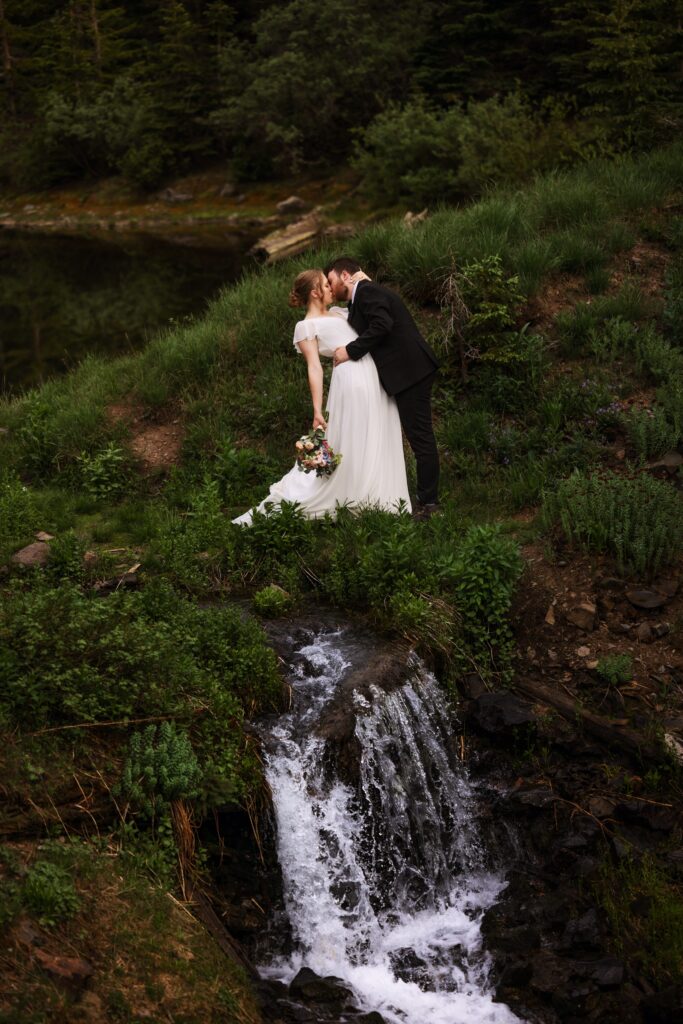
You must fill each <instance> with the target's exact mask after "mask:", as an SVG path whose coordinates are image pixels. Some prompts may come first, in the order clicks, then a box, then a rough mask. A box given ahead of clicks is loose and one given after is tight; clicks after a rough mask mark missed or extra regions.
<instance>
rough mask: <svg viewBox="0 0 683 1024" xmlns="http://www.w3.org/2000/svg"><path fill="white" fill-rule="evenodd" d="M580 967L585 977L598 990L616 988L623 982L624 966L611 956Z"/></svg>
mask: <svg viewBox="0 0 683 1024" xmlns="http://www.w3.org/2000/svg"><path fill="white" fill-rule="evenodd" d="M582 967H583V968H584V972H585V974H586V975H587V977H589V978H590V979H591V980H592V981H594V982H595V983H596V985H598V986H599V987H600V988H616V987H617V986H618V985H621V983H622V981H623V980H624V965H623V964H622V962H621V960H617V959H616V957H613V956H606V957H603V959H602V960H596V961H595V962H592V963H591V962H589V963H588V964H583V965H582Z"/></svg>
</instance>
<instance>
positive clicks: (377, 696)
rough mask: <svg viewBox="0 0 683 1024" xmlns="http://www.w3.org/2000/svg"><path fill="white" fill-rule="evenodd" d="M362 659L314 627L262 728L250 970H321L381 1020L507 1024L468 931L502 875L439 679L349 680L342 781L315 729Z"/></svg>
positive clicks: (347, 640)
mask: <svg viewBox="0 0 683 1024" xmlns="http://www.w3.org/2000/svg"><path fill="white" fill-rule="evenodd" d="M364 658H365V659H367V647H366V648H365V649H364V648H363V644H362V643H359V642H358V638H354V635H353V633H352V632H351V631H347V630H344V629H340V630H339V629H337V630H335V629H333V628H329V629H323V630H321V631H319V632H311V633H310V634H309V635H308V636H307V637H305V638H303V639H302V641H301V642H300V643H299V644H298V646H297V648H296V651H295V654H294V656H293V657H292V658H291V659H290V664H289V675H288V683H289V685H290V686H291V690H292V702H291V708H290V710H289V711H288V712H287V713H286V714H284V715H282V716H280V717H279V718H278V719H277V720H276V721H270V722H265V723H262V725H261V727H260V729H261V741H262V744H263V748H264V755H265V765H266V775H267V779H268V783H269V785H270V787H271V790H272V797H273V808H274V815H275V819H276V845H277V854H278V859H279V866H280V871H281V876H282V904H281V906H280V907H279V908H276V909H275V910H274V911H273V913H272V914H271V919H270V922H269V926H268V928H267V929H266V933H265V935H264V936H263V937H262V939H261V940H260V945H259V948H258V950H257V959H258V962H259V969H260V971H261V973H262V975H263V977H264V978H267V979H272V980H277V981H280V982H284V983H287V984H289V983H291V981H292V979H294V978H295V976H296V975H297V973H298V972H299V971H300V970H301V969H302V968H309V969H310V970H312V971H314V972H315V974H316V975H319V976H322V977H329V976H333V977H334V978H335V979H338V980H339V982H341V983H342V984H343V986H345V987H346V988H347V989H349V990H350V992H351V994H352V1001H353V1002H354V1003H355V1004H356V1006H357V1007H358V1008H360V1009H362V1010H363V1011H364V1012H366V1013H368V1012H371V1011H377V1012H378V1013H380V1014H381V1016H382V1018H383V1019H384V1021H386V1022H387V1024H484V1022H486V1024H512V1022H516V1021H519V1020H520V1018H519V1017H517V1016H515V1015H514V1014H513V1013H512V1011H511V1010H509V1009H508V1008H507V1007H506V1006H505V1005H504V1004H502V1003H497V1002H494V995H493V991H492V988H491V986H490V984H489V970H490V966H491V961H490V957H489V956H488V954H487V952H486V949H485V947H484V944H483V940H482V935H481V930H480V923H481V919H482V917H483V914H484V912H485V911H486V909H487V908H488V907H490V906H491V905H492V904H494V903H495V902H496V900H497V898H498V896H499V894H500V893H501V892H502V891H503V889H504V888H505V885H506V881H505V877H504V875H503V874H502V873H501V872H500V871H496V870H493V869H492V868H491V865H490V863H489V862H490V858H487V856H486V851H485V849H484V847H483V843H482V838H481V836H480V833H479V829H478V827H477V814H478V810H477V807H478V797H477V791H476V787H475V786H474V785H473V783H472V782H471V781H470V780H469V779H468V774H467V770H466V768H465V766H464V765H463V764H462V763H461V762H460V760H459V759H458V756H457V754H458V751H457V743H456V739H457V737H456V736H455V733H454V729H453V717H452V712H451V711H450V710H449V708H448V706H447V703H446V700H445V697H444V695H443V693H442V690H441V688H440V687H439V685H438V683H437V681H436V680H435V679H434V677H433V676H432V675H431V674H430V673H429V672H428V671H427V670H426V668H425V666H424V665H423V664H422V663H421V662H420V661H419V660H417V659H414V661H412V662H411V664H410V671H409V674H408V678H407V679H406V680H405V681H404V682H402V683H401V684H400V685H398V686H396V687H395V688H393V689H392V690H391V691H390V692H387V691H386V690H384V689H380V688H379V687H378V686H376V685H373V684H371V685H370V686H369V689H367V690H365V691H364V692H361V691H354V690H351V691H348V700H349V701H352V702H353V705H354V706H353V711H354V717H355V734H354V737H353V742H354V744H355V749H356V750H357V751H358V754H359V758H358V762H359V763H358V766H357V767H358V776H357V784H355V785H351V784H350V783H349V782H348V781H345V780H344V779H342V778H340V777H339V774H338V772H337V770H336V767H335V758H334V756H333V755H332V754H331V751H330V742H329V740H327V739H326V738H324V736H323V735H321V734H320V731H319V730H320V727H321V723H323V722H324V719H325V716H326V715H327V714H329V708H330V705H331V703H332V702H333V701H334V700H335V699H336V700H337V701H339V696H340V693H341V695H342V699H346V694H345V693H344V691H343V690H341V689H340V688H341V687H342V686H343V683H344V680H345V679H347V678H348V676H349V674H350V673H351V672H352V671H353V670H354V669H355V668H357V667H358V666H359V665H362V664H363V660H364ZM322 731H323V732H324V729H322ZM302 1019H304V1018H302ZM306 1019H313V1018H306ZM341 1019H345V1018H344V1017H343V1016H342V1017H341Z"/></svg>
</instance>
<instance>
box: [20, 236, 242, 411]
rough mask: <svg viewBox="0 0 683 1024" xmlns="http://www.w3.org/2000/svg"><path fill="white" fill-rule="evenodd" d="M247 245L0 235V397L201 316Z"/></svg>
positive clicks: (227, 239) (223, 240)
mask: <svg viewBox="0 0 683 1024" xmlns="http://www.w3.org/2000/svg"><path fill="white" fill-rule="evenodd" d="M252 241H253V239H246V238H244V237H238V236H234V237H232V236H229V235H227V236H222V237H220V238H213V237H208V238H203V239H202V238H199V239H195V238H189V237H186V238H184V239H183V240H176V241H173V242H171V241H167V240H165V239H160V238H157V237H152V236H144V235H141V236H135V237H125V238H119V237H117V238H116V239H115V240H112V241H108V240H107V241H105V240H100V239H95V238H90V237H87V238H86V237H79V238H74V237H67V236H60V235H35V234H20V233H9V232H8V233H0V392H3V391H4V392H5V393H7V392H11V393H16V392H17V391H20V390H22V389H24V388H27V387H32V386H33V385H36V384H39V383H40V382H41V381H43V380H45V379H46V378H48V377H52V376H55V375H56V374H59V373H63V372H64V371H65V370H66V369H68V368H69V367H71V366H74V365H75V364H76V363H78V362H79V361H80V360H81V359H82V358H83V356H85V355H86V354H87V353H89V352H92V353H97V354H110V355H116V354H119V353H124V352H129V351H132V350H134V349H137V348H139V347H140V346H141V345H142V344H143V343H144V342H145V340H146V339H148V338H149V337H150V336H152V335H154V333H155V331H156V330H157V329H158V328H160V327H163V326H165V325H167V324H168V322H169V321H170V320H178V319H180V318H182V317H186V316H188V315H192V314H197V313H201V312H202V310H203V309H204V308H205V306H206V304H207V301H208V299H210V298H211V297H212V296H213V295H215V294H216V293H217V292H218V291H219V289H220V288H221V286H222V285H224V284H226V283H229V282H231V281H234V280H235V279H236V278H237V277H238V276H239V274H240V272H241V269H242V266H243V265H244V261H245V257H246V251H247V249H248V248H249V246H250V245H251V242H252Z"/></svg>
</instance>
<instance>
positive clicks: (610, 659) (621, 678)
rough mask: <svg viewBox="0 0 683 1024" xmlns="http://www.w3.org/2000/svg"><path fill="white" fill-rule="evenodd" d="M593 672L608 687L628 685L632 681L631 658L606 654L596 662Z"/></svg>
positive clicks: (629, 656)
mask: <svg viewBox="0 0 683 1024" xmlns="http://www.w3.org/2000/svg"><path fill="white" fill-rule="evenodd" d="M595 671H596V672H597V673H598V675H599V676H600V677H601V678H602V679H604V680H605V682H607V683H609V684H610V686H618V685H619V684H620V683H628V682H629V681H630V680H631V679H633V658H632V657H631V655H630V654H606V655H605V656H604V658H600V660H599V661H598V664H597V666H596V668H595Z"/></svg>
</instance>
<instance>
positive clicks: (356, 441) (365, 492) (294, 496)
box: [233, 306, 411, 526]
mask: <svg viewBox="0 0 683 1024" xmlns="http://www.w3.org/2000/svg"><path fill="white" fill-rule="evenodd" d="M346 315H347V314H346V310H345V309H341V308H340V307H338V306H333V307H332V309H331V312H330V314H329V315H328V316H315V317H307V318H306V319H305V320H300V321H299V323H298V324H297V325H296V327H295V328H294V346H295V348H296V349H297V351H298V352H300V351H301V350H300V349H299V343H300V342H302V341H306V340H309V339H317V341H318V351H319V352H320V355H321V356H322V357H325V358H328V359H331V358H332V357H333V356H334V352H335V349H337V348H339V347H340V346H346V345H348V343H349V342H350V341H353V339H354V338H355V337H357V335H356V332H355V331H354V329H353V327H351V326H350V325H349V324H348V323H347V322H346ZM327 410H328V416H327V440H328V441H329V443H330V446H331V447H332V449H333V451H334V452H335V453H336V454H341V455H342V456H343V458H342V460H341V463H340V464H339V466H337V468H336V469H335V471H334V472H333V473H332V475H331V476H323V477H318V476H316V475H315V473H314V472H312V473H304V472H303V471H302V470H300V469H299V468H298V466H297V464H296V463H295V464H294V467H293V468H292V469H290V471H289V473H287V474H286V475H285V476H283V477H282V479H281V480H278V482H277V483H275V484H273V486H272V487H271V488H270V492H269V493H268V495H267V497H266V498H264V500H263V501H262V502H261V504H260V505H258V506H257V507H256V508H257V510H258V511H259V512H263V511H265V510H266V505H268V504H271V505H279V504H280V502H283V501H291V502H294V501H296V502H298V504H299V505H300V506H301V510H302V512H303V514H304V515H305V516H307V517H309V518H311V519H317V518H319V517H321V516H324V515H326V514H327V513H331V514H332V515H334V514H335V511H336V509H337V507H338V506H339V505H346V506H348V507H350V508H355V509H359V508H364V507H368V506H374V507H379V508H382V509H385V510H386V511H388V512H397V511H398V509H399V506H400V503H401V502H403V503H404V504H405V506H406V508H407V510H408V511H410V508H411V506H410V498H409V496H408V482H407V480H406V465H405V458H404V455H403V439H402V435H401V423H400V420H399V416H398V409H397V407H396V402H395V400H394V399H393V398H390V397H389V395H387V393H386V391H385V390H384V388H383V387H382V385H381V384H380V382H379V377H378V376H377V368H376V366H375V362H374V360H373V358H372V356H370V355H365V356H363V358H362V359H358V360H356V361H354V360H352V359H349V360H347V361H346V362H345V363H341V364H340V365H339V366H336V367H335V368H334V370H333V371H332V380H331V382H330V392H329V395H328V401H327ZM254 511H255V510H254V509H249V511H248V512H245V513H244V514H243V515H241V516H238V517H237V519H233V522H234V523H239V524H240V525H243V526H249V525H251V521H252V514H253V512H254Z"/></svg>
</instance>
